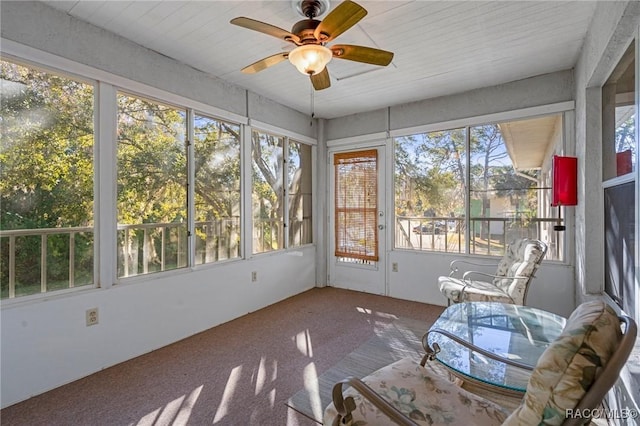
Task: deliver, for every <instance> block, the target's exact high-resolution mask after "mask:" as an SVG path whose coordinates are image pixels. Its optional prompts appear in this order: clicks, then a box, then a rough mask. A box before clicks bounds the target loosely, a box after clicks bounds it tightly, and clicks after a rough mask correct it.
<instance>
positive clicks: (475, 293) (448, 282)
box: [438, 277, 513, 303]
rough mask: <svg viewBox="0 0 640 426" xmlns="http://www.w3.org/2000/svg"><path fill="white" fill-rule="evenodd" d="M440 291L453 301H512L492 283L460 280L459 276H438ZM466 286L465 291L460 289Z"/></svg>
mask: <svg viewBox="0 0 640 426" xmlns="http://www.w3.org/2000/svg"><path fill="white" fill-rule="evenodd" d="M438 285H439V286H440V292H442V294H444V296H445V297H447V298H448V299H449V300H451V301H452V302H453V303H460V302H503V303H513V299H512V298H511V297H510V296H509V295H508V294H507V293H506V292H504V291H503V290H501V289H500V288H498V287H496V286H494V285H493V284H492V283H487V282H484V281H466V282H465V281H462V280H461V279H459V278H453V277H440V278H438ZM465 286H467V287H468V288H467V290H466V291H464V292H463V291H462V289H463V288H464V287H465Z"/></svg>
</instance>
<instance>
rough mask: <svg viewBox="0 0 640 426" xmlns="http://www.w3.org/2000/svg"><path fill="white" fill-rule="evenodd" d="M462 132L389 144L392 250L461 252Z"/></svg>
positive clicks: (462, 243) (462, 200)
mask: <svg viewBox="0 0 640 426" xmlns="http://www.w3.org/2000/svg"><path fill="white" fill-rule="evenodd" d="M465 140H466V129H454V130H446V131H441V132H430V133H422V134H417V135H410V136H403V137H399V138H396V139H395V200H396V205H395V209H396V235H395V237H396V238H395V246H396V248H406V249H417V250H430V251H445V252H450V251H453V252H464V217H465V203H464V199H465V191H466V189H465V188H466V185H465V180H466V167H467V165H466V155H467V154H466V148H465V147H466V142H465Z"/></svg>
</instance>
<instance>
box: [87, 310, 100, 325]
mask: <svg viewBox="0 0 640 426" xmlns="http://www.w3.org/2000/svg"><path fill="white" fill-rule="evenodd" d="M85 314H86V319H87V327H89V326H90V325H96V324H97V323H98V308H91V309H87V311H86V313H85Z"/></svg>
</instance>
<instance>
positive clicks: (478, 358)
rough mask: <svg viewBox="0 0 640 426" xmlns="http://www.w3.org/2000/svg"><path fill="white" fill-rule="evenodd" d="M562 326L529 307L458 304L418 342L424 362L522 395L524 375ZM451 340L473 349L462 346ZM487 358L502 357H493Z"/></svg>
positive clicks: (547, 314)
mask: <svg viewBox="0 0 640 426" xmlns="http://www.w3.org/2000/svg"><path fill="white" fill-rule="evenodd" d="M565 322H566V320H565V318H563V317H561V316H558V315H555V314H553V313H551V312H547V311H543V310H541V309H536V308H532V307H529V306H519V305H511V304H505V303H497V302H467V303H458V304H455V305H451V306H449V307H448V308H447V309H446V310H445V311H444V312H443V313H442V315H440V317H439V318H438V319H437V320H436V322H435V323H434V324H433V326H431V328H430V329H429V331H428V332H427V333H426V334H425V335H424V337H423V339H422V344H423V346H424V348H425V350H426V351H427V354H428V357H429V358H430V359H436V360H437V361H439V362H440V363H442V364H443V365H444V366H445V367H447V368H448V369H449V370H450V371H451V372H452V373H453V374H454V375H456V376H458V377H460V378H462V379H463V380H464V379H471V380H474V381H476V382H480V383H484V384H488V385H492V386H497V387H499V388H503V389H505V390H507V391H515V392H525V390H526V388H527V382H528V381H529V376H530V371H531V370H532V369H533V367H535V365H536V363H537V361H538V358H539V357H540V355H541V354H542V352H544V350H545V349H546V348H547V346H549V344H550V343H551V342H552V341H554V340H555V339H556V338H557V337H558V336H559V335H560V333H561V332H562V329H563V328H564V325H565ZM456 340H461V341H463V342H467V343H471V344H473V345H474V346H476V348H475V349H471V348H468V347H465V346H464V345H462V344H460V343H458V342H457V341H456ZM492 355H497V356H498V357H500V358H502V359H501V360H497V359H493V358H492ZM504 359H506V361H505V360H504Z"/></svg>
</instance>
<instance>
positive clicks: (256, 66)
mask: <svg viewBox="0 0 640 426" xmlns="http://www.w3.org/2000/svg"><path fill="white" fill-rule="evenodd" d="M288 56H289V52H282V53H276V54H275V55H271V56H267V57H266V58H263V59H260V60H259V61H257V62H254V63H253V64H251V65H248V66H246V67H244V68H242V72H243V73H245V74H255V73H257V72H259V71H262V70H264V69H267V68H269V67H271V66H273V65H275V64H279V63H280V62H282V61H284V60H285V59H287V57H288Z"/></svg>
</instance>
